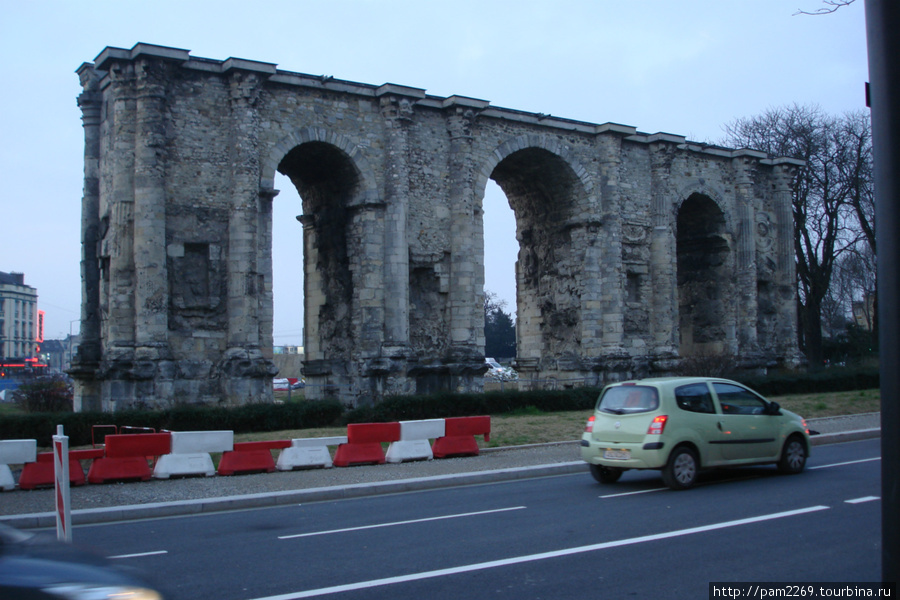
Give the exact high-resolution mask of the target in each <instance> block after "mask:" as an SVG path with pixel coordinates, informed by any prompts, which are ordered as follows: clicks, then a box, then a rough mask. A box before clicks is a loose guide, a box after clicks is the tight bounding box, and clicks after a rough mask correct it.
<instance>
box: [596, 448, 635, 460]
mask: <svg viewBox="0 0 900 600" xmlns="http://www.w3.org/2000/svg"><path fill="white" fill-rule="evenodd" d="M603 458H605V459H607V460H628V459H629V458H631V450H613V449H611V448H609V449H606V450H604V451H603Z"/></svg>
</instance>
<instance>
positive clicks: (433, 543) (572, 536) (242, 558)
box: [74, 439, 881, 600]
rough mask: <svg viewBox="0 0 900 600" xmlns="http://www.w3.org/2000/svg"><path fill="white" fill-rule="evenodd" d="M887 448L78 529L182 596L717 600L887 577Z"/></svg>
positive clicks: (868, 444) (202, 599) (245, 599)
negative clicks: (793, 467) (765, 586)
mask: <svg viewBox="0 0 900 600" xmlns="http://www.w3.org/2000/svg"><path fill="white" fill-rule="evenodd" d="M880 468H881V464H880V453H879V440H877V439H873V440H865V441H860V442H852V443H845V444H835V445H829V446H819V447H816V448H814V451H813V456H812V457H811V459H810V461H809V463H808V464H807V470H806V471H805V472H804V473H802V474H800V475H796V476H787V475H779V474H778V473H777V472H776V471H775V469H774V467H754V468H748V469H734V470H728V471H719V472H714V473H710V474H707V475H705V476H704V477H702V479H701V481H700V484H699V485H698V486H697V487H695V488H694V489H691V490H688V491H684V492H672V491H669V490H667V489H664V488H663V486H662V481H661V480H660V478H659V474H658V473H656V472H634V471H631V472H627V473H625V474H624V475H623V477H622V479H621V480H620V481H619V482H618V483H616V484H613V485H606V486H601V485H599V484H597V483H595V482H594V480H593V479H592V478H591V477H590V475H587V474H575V475H563V476H556V477H547V478H540V479H529V480H522V481H515V482H506V483H497V484H487V485H477V486H468V487H460V488H451V489H442V490H434V491H426V492H414V493H406V494H396V495H391V496H379V497H369V498H359V499H353V500H342V501H335V502H322V503H313V504H305V505H297V506H285V507H279V508H267V509H259V510H247V511H239V512H230V513H216V514H209V515H203V516H193V517H173V518H166V519H152V520H144V521H136V522H128V523H115V524H106V525H95V526H81V527H77V528H75V530H74V537H75V541H76V543H77V544H79V545H82V546H89V547H92V548H93V549H95V550H98V551H100V552H101V553H103V554H104V555H106V556H110V557H115V560H116V561H117V562H120V563H121V564H123V565H128V566H130V567H135V568H138V569H141V570H144V571H146V572H148V573H150V575H151V577H152V578H154V579H155V580H157V581H158V582H159V583H160V585H161V587H162V588H163V589H164V590H165V591H166V592H168V593H169V596H170V597H171V598H172V599H175V600H262V599H265V600H276V599H277V600H289V599H293V598H320V597H322V598H333V599H335V600H348V599H353V600H360V599H373V598H391V599H396V600H405V599H411V600H412V599H415V600H421V599H422V598H428V599H429V600H441V599H447V600H451V599H452V600H459V599H460V598H465V599H488V598H490V599H498V600H502V599H516V600H523V599H555V598H592V599H594V598H677V599H683V598H707V597H708V595H707V594H708V589H709V588H708V585H709V582H713V581H720V582H739V581H756V582H768V581H779V582H798V583H799V582H864V581H870V582H876V581H879V580H880V577H881V574H880V561H881V529H880V527H881V524H880V521H881V519H880V511H881V505H880V502H881V501H880V498H879V496H880Z"/></svg>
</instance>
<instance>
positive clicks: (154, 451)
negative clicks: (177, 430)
mask: <svg viewBox="0 0 900 600" xmlns="http://www.w3.org/2000/svg"><path fill="white" fill-rule="evenodd" d="M105 444H106V445H105V448H104V453H103V457H101V458H97V459H94V462H93V463H91V468H90V470H88V476H87V479H88V482H89V483H107V482H109V481H133V480H139V481H149V479H150V477H151V476H152V474H153V473H152V471H151V470H150V463H149V460H152V459H154V458H155V457H157V456H162V455H164V454H169V452H170V451H171V449H172V434H171V433H168V432H166V433H124V434H122V433H120V434H116V435H108V436H106V439H105Z"/></svg>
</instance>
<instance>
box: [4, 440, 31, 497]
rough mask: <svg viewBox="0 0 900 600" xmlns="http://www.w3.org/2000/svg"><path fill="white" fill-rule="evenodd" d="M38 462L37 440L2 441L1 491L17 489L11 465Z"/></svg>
mask: <svg viewBox="0 0 900 600" xmlns="http://www.w3.org/2000/svg"><path fill="white" fill-rule="evenodd" d="M36 460H37V440H0V490H3V491H6V492H8V491H11V490H14V489H16V480H15V479H13V475H12V471H11V470H10V469H9V465H22V464H25V463H31V462H34V461H36Z"/></svg>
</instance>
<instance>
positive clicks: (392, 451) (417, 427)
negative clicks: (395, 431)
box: [385, 419, 445, 463]
mask: <svg viewBox="0 0 900 600" xmlns="http://www.w3.org/2000/svg"><path fill="white" fill-rule="evenodd" d="M444 430H445V426H444V419H426V420H423V421H400V439H399V440H397V441H396V442H391V445H390V447H389V448H388V450H387V454H385V460H386V461H387V462H389V463H399V462H404V461H411V460H432V459H433V458H434V452H432V450H431V444H430V442H429V441H428V440H429V439H437V438H441V437H444Z"/></svg>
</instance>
